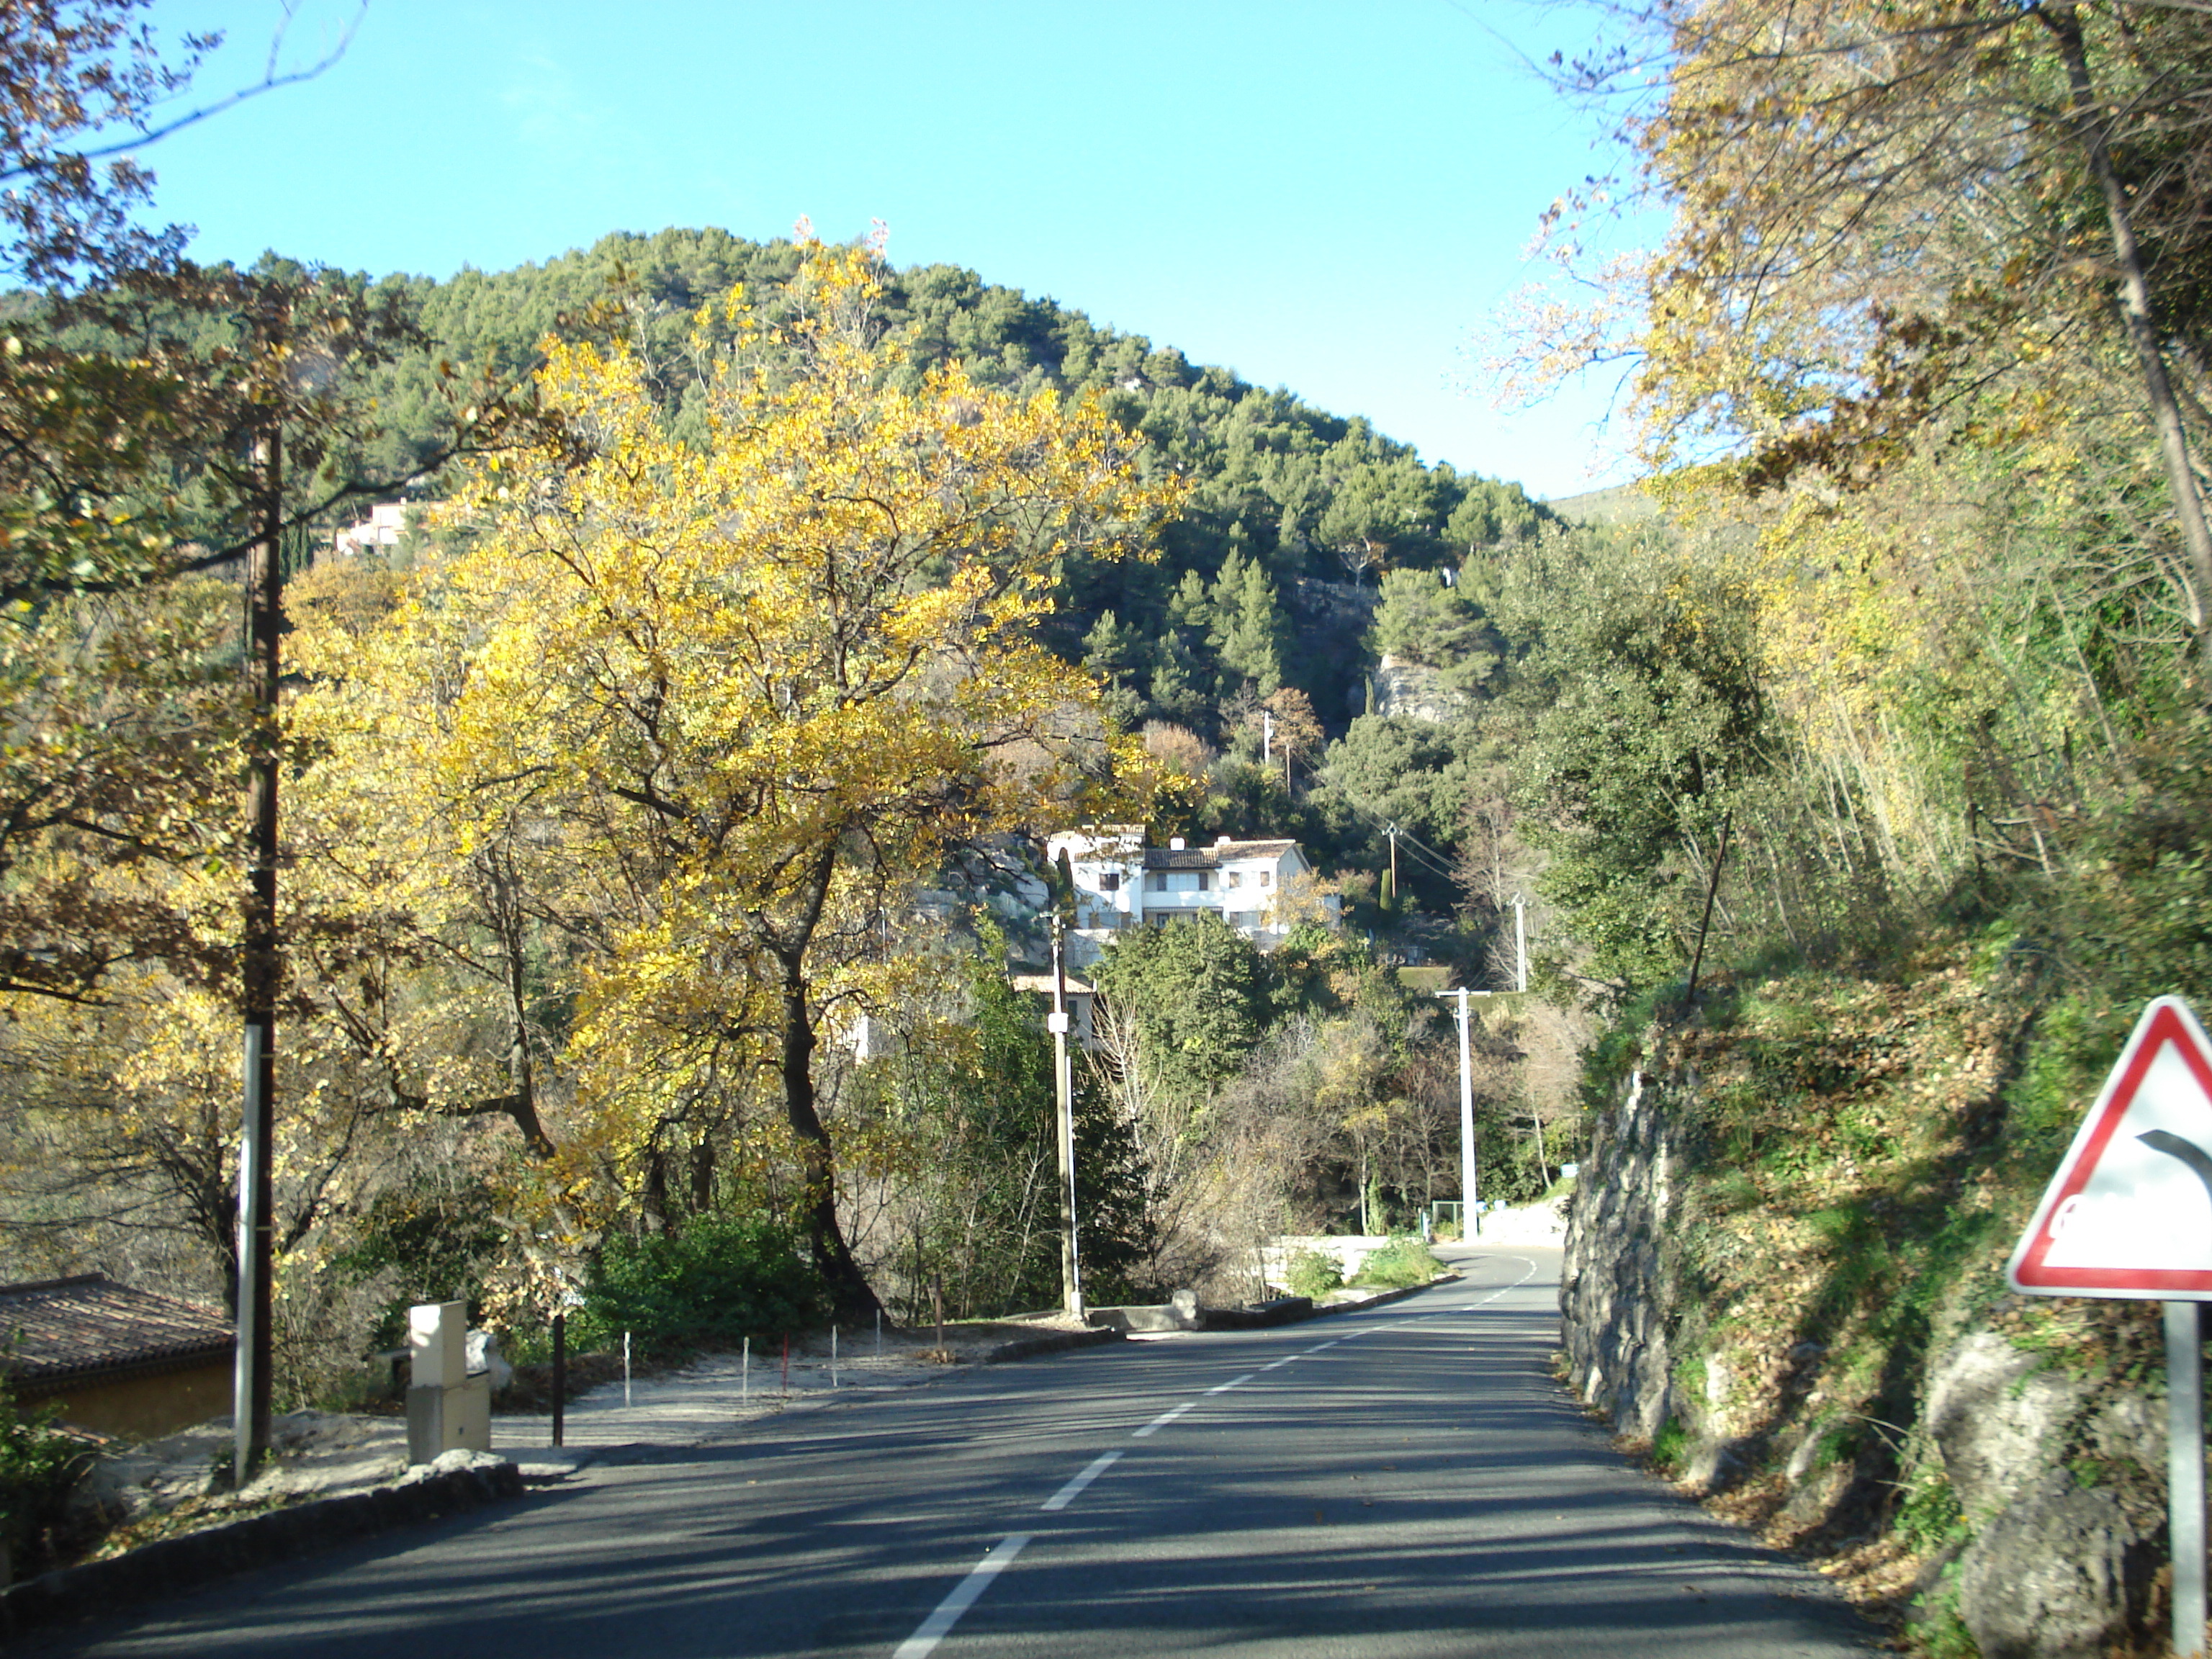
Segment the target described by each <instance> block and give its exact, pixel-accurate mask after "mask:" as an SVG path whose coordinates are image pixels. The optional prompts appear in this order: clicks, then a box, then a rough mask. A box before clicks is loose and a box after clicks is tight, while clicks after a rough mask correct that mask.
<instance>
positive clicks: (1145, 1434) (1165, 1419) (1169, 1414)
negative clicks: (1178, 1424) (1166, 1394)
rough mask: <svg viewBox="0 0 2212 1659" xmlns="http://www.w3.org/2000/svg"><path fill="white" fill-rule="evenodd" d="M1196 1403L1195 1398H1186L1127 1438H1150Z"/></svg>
mask: <svg viewBox="0 0 2212 1659" xmlns="http://www.w3.org/2000/svg"><path fill="white" fill-rule="evenodd" d="M1196 1404H1198V1401H1195V1400H1186V1401H1183V1402H1182V1405H1180V1406H1176V1407H1173V1408H1172V1409H1170V1410H1168V1411H1164V1412H1162V1413H1160V1414H1159V1415H1158V1417H1156V1418H1154V1419H1152V1421H1151V1422H1149V1423H1147V1424H1146V1425H1145V1426H1144V1427H1143V1428H1141V1429H1139V1430H1138V1431H1136V1432H1135V1433H1134V1434H1133V1435H1131V1436H1130V1437H1129V1438H1130V1439H1132V1440H1146V1439H1149V1438H1151V1437H1152V1436H1153V1435H1156V1434H1158V1432H1159V1431H1161V1430H1162V1429H1164V1428H1165V1427H1167V1425H1169V1424H1170V1423H1172V1422H1174V1421H1175V1420H1176V1419H1177V1418H1178V1417H1181V1416H1182V1414H1183V1413H1185V1412H1187V1411H1188V1410H1189V1409H1190V1408H1191V1407H1193V1406H1195V1405H1196Z"/></svg>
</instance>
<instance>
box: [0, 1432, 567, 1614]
mask: <svg viewBox="0 0 2212 1659" xmlns="http://www.w3.org/2000/svg"><path fill="white" fill-rule="evenodd" d="M522 1490H523V1486H522V1474H521V1471H520V1470H519V1469H517V1468H515V1466H514V1465H513V1463H510V1462H507V1460H506V1459H504V1458H501V1457H496V1456H494V1455H490V1454H489V1453H485V1452H466V1451H457V1452H448V1453H447V1454H446V1455H444V1456H442V1457H441V1458H439V1459H438V1461H437V1462H435V1463H432V1464H425V1465H422V1466H421V1467H418V1468H412V1469H410V1470H409V1471H408V1472H407V1473H406V1474H404V1475H403V1476H401V1477H400V1479H399V1480H397V1481H395V1482H394V1483H392V1485H391V1486H379V1487H377V1488H375V1489H374V1491H371V1492H352V1493H349V1494H347V1495H345V1496H343V1497H339V1498H318V1499H316V1500H315V1501H313V1502H312V1503H307V1504H291V1505H289V1506H288V1507H286V1508H283V1509H279V1510H268V1511H266V1512H264V1513H263V1514H260V1515H256V1516H249V1517H247V1518H246V1519H245V1520H242V1521H232V1522H226V1523H224V1524H223V1525H222V1526H216V1527H210V1528H206V1529H205V1530H204V1531H201V1532H192V1533H185V1534H183V1535H182V1536H180V1537H176V1538H165V1539H161V1540H160V1541H157V1542H155V1543H151V1544H145V1545H142V1546H140V1547H138V1548H137V1549H135V1550H132V1551H131V1552H130V1553H128V1554H125V1555H118V1556H117V1557H116V1558H115V1559H112V1560H110V1561H92V1562H88V1563H86V1564H85V1565H83V1566H81V1567H68V1568H64V1570H62V1571H59V1572H50V1573H47V1574H46V1575H45V1576H44V1577H39V1578H33V1579H29V1580H27V1581H26V1582H25V1583H21V1584H16V1585H14V1586H12V1587H11V1588H9V1589H8V1590H7V1591H6V1592H5V1593H4V1594H0V1639H7V1638H14V1637H16V1636H19V1635H21V1633H23V1632H26V1631H28V1630H30V1629H33V1627H35V1626H40V1625H52V1624H59V1623H64V1622H67V1621H69V1620H78V1619H89V1618H92V1617H94V1616H95V1615H97V1614H100V1613H115V1612H118V1611H121V1610H123V1609H125V1608H128V1607H136V1606H137V1605H140V1604H141V1603H143V1602H147V1601H155V1600H158V1599H160V1598H161V1597H163V1596H167V1595H183V1594H185V1592H187V1591H190V1590H194V1589H200V1588H201V1587H202V1586H204V1585H205V1584H206V1583H208V1581H209V1580H210V1579H213V1578H220V1577H226V1576H228V1575H229V1574H231V1573H236V1572H245V1571H250V1570H252V1569H253V1568H256V1567H265V1566H270V1565H274V1564H275V1563H276V1562H279V1561H287V1560H290V1559H293V1558H294V1557H295V1556H301V1555H309V1554H313V1553H315V1552H317V1551H319V1550H325V1549H328V1548H330V1547H331V1546H332V1545H334V1544H340V1543H343V1542H344V1541H347V1540H348V1539H352V1538H361V1537H366V1536H367V1535H368V1534H372V1533H379V1532H384V1531H386V1530H388V1529H390V1528H394V1527H402V1526H408V1525H410V1524H412V1523H414V1522H420V1521H428V1520H431V1519H434V1518H435V1517H436V1516H441V1515H447V1514H450V1513H452V1512H453V1511H455V1510H472V1509H476V1508H478V1507H480V1506H482V1505H483V1504H492V1503H497V1502H500V1501H501V1500H502V1499H505V1498H519V1497H520V1496H521V1495H522Z"/></svg>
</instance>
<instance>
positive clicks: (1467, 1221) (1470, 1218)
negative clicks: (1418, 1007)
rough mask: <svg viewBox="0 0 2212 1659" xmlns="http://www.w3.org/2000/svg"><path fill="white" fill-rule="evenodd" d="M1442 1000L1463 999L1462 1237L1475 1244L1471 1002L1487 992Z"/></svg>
mask: <svg viewBox="0 0 2212 1659" xmlns="http://www.w3.org/2000/svg"><path fill="white" fill-rule="evenodd" d="M1489 994H1490V993H1489V992H1487V991H1469V990H1468V989H1467V988H1466V987H1464V986H1462V987H1460V988H1459V989H1458V990H1456V991H1439V992H1437V995H1438V996H1440V997H1457V998H1458V999H1459V1192H1460V1206H1459V1207H1460V1237H1461V1238H1462V1240H1464V1241H1466V1242H1468V1243H1472V1242H1473V1241H1474V1239H1475V1238H1477V1237H1480V1234H1481V1232H1482V1210H1481V1199H1480V1196H1479V1195H1478V1194H1476V1191H1475V1181H1474V1176H1475V1171H1474V1068H1473V1066H1472V1064H1471V1063H1470V1061H1469V1060H1468V1049H1467V1000H1468V997H1470V996H1478V997H1485V996H1488V995H1489Z"/></svg>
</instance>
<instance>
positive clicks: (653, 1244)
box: [570, 1216, 827, 1347]
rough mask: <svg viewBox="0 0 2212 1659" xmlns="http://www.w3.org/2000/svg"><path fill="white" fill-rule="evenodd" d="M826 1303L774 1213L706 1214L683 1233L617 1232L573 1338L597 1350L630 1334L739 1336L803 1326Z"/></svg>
mask: <svg viewBox="0 0 2212 1659" xmlns="http://www.w3.org/2000/svg"><path fill="white" fill-rule="evenodd" d="M826 1307H827V1298H826V1297H824V1296H823V1289H822V1280H821V1277H820V1275H819V1274H818V1273H816V1272H815V1270H814V1267H813V1264H812V1263H811V1262H809V1261H806V1260H805V1257H803V1256H802V1255H800V1254H799V1246H798V1242H797V1240H796V1239H795V1238H794V1237H793V1234H792V1233H791V1231H790V1230H789V1229H787V1228H786V1227H783V1226H781V1225H778V1224H777V1223H776V1222H775V1221H773V1220H771V1219H769V1218H767V1217H765V1216H702V1217H697V1218H694V1219H692V1220H691V1221H690V1222H689V1223H688V1224H687V1225H685V1226H684V1231H681V1232H678V1233H662V1234H658V1235H655V1236H653V1237H645V1238H636V1239H629V1238H615V1239H610V1240H609V1241H608V1242H607V1243H606V1245H605V1248H604V1249H602V1250H601V1251H600V1253H599V1261H597V1262H595V1263H594V1264H593V1265H592V1270H591V1272H590V1273H588V1274H587V1275H586V1278H585V1281H584V1305H583V1307H582V1308H580V1310H578V1311H577V1313H576V1315H575V1316H574V1318H573V1319H572V1320H571V1321H570V1340H572V1341H573V1342H574V1343H576V1344H577V1345H578V1346H580V1347H593V1346H601V1345H604V1344H606V1343H609V1342H614V1341H619V1340H621V1338H622V1334H623V1332H625V1331H628V1332H630V1333H631V1334H633V1335H635V1336H636V1337H637V1338H639V1339H640V1340H643V1341H646V1342H648V1343H654V1344H663V1345H680V1344H698V1343H718V1342H735V1341H736V1340H738V1339H739V1338H741V1337H745V1336H761V1335H768V1334H774V1333H776V1332H781V1331H790V1330H795V1329H797V1328H799V1327H801V1326H804V1325H807V1324H810V1323H811V1322H814V1321H815V1320H817V1319H818V1318H820V1317H821V1316H822V1315H823V1311H824V1310H825V1309H826Z"/></svg>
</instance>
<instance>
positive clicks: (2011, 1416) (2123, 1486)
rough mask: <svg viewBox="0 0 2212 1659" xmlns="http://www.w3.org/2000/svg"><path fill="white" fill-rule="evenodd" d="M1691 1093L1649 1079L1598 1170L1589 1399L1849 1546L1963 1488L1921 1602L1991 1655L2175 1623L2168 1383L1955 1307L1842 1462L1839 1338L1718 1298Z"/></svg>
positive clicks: (1586, 1289)
mask: <svg viewBox="0 0 2212 1659" xmlns="http://www.w3.org/2000/svg"><path fill="white" fill-rule="evenodd" d="M1682 1088H1683V1085H1662V1084H1660V1083H1657V1082H1655V1080H1653V1079H1650V1078H1649V1077H1647V1076H1645V1075H1644V1074H1641V1073H1638V1075H1637V1076H1636V1077H1635V1078H1634V1079H1633V1080H1632V1085H1631V1086H1630V1087H1629V1089H1628V1090H1627V1091H1626V1094H1625V1097H1623V1099H1622V1101H1621V1103H1620V1106H1619V1108H1618V1109H1616V1110H1614V1111H1613V1113H1612V1114H1610V1115H1607V1117H1606V1118H1604V1119H1603V1120H1601V1122H1600V1123H1599V1124H1598V1125H1597V1126H1596V1127H1595V1132H1594V1133H1593V1136H1592V1144H1591V1148H1590V1151H1589V1154H1588V1156H1587V1157H1586V1158H1584V1159H1583V1165H1582V1172H1581V1177H1580V1182H1579V1184H1578V1187H1577V1192H1576V1195H1575V1200H1574V1205H1573V1208H1572V1211H1571V1214H1570V1217H1569V1221H1568V1230H1567V1239H1566V1247H1565V1263H1564V1267H1563V1269H1562V1274H1561V1279H1560V1287H1559V1308H1560V1315H1561V1324H1562V1335H1563V1340H1564V1345H1565V1350H1566V1353H1567V1358H1568V1362H1569V1376H1570V1381H1571V1384H1572V1386H1573V1387H1574V1389H1576V1390H1577V1392H1578V1393H1579V1394H1580V1395H1581V1396H1582V1398H1583V1401H1584V1402H1585V1403H1586V1404H1588V1405H1589V1406H1590V1407H1593V1408H1594V1409H1596V1410H1598V1411H1600V1412H1601V1413H1604V1414H1606V1415H1607V1416H1608V1417H1609V1418H1610V1419H1612V1422H1613V1426H1614V1429H1615V1431H1616V1432H1618V1433H1620V1434H1623V1435H1626V1436H1628V1437H1632V1439H1635V1440H1639V1441H1647V1442H1648V1441H1650V1440H1653V1439H1656V1438H1658V1437H1661V1436H1662V1433H1665V1434H1667V1435H1668V1437H1669V1438H1670V1439H1671V1438H1674V1437H1680V1439H1681V1441H1682V1442H1683V1443H1682V1444H1681V1448H1680V1455H1681V1460H1682V1461H1681V1467H1682V1468H1683V1472H1684V1475H1685V1480H1686V1484H1689V1485H1692V1486H1696V1487H1698V1488H1700V1489H1703V1490H1706V1491H1714V1490H1720V1489H1723V1488H1727V1487H1730V1486H1736V1485H1738V1484H1740V1483H1742V1482H1744V1481H1747V1480H1754V1479H1755V1480H1761V1481H1764V1482H1765V1483H1766V1485H1767V1486H1769V1487H1770V1488H1779V1489H1780V1490H1777V1491H1775V1492H1772V1494H1771V1496H1772V1497H1773V1498H1774V1500H1775V1502H1774V1504H1772V1505H1771V1507H1770V1509H1769V1511H1768V1512H1769V1514H1770V1516H1771V1519H1772V1520H1774V1521H1775V1522H1778V1523H1779V1524H1780V1525H1781V1528H1782V1529H1783V1530H1784V1531H1786V1532H1789V1533H1791V1534H1795V1535H1796V1536H1799V1537H1816V1538H1820V1540H1821V1541H1824V1542H1825V1543H1826V1544H1827V1546H1828V1547H1832V1548H1834V1547H1844V1546H1845V1545H1848V1544H1849V1543H1850V1542H1853V1541H1858V1540H1864V1539H1867V1538H1869V1537H1871V1536H1872V1535H1874V1534H1877V1533H1880V1532H1881V1531H1882V1530H1883V1529H1884V1528H1887V1527H1889V1526H1891V1525H1893V1523H1894V1521H1895V1517H1896V1513H1897V1510H1898V1508H1899V1503H1898V1495H1899V1493H1900V1492H1915V1491H1934V1490H1937V1489H1940V1488H1941V1487H1942V1486H1946V1485H1948V1492H1949V1493H1950V1494H1954V1495H1955V1500H1956V1501H1955V1507H1954V1508H1952V1509H1950V1510H1948V1513H1949V1514H1951V1515H1952V1516H1954V1519H1952V1520H1951V1522H1949V1523H1948V1526H1947V1527H1946V1528H1942V1536H1941V1538H1940V1539H1939V1540H1938V1541H1935V1542H1934V1543H1932V1544H1927V1543H1923V1548H1926V1549H1927V1550H1928V1551H1929V1559H1928V1561H1927V1565H1926V1566H1925V1568H1924V1570H1923V1572H1922V1573H1921V1576H1920V1580H1919V1583H1920V1588H1921V1592H1922V1593H1921V1594H1920V1595H1919V1597H1918V1598H1917V1607H1916V1608H1915V1609H1914V1613H1913V1616H1918V1617H1932V1618H1936V1619H1948V1618H1951V1617H1955V1619H1956V1620H1957V1623H1958V1625H1959V1626H1963V1627H1964V1629H1965V1631H1966V1632H1967V1633H1968V1634H1970V1635H1971V1636H1972V1638H1973V1641H1974V1643H1975V1644H1976V1646H1977V1648H1978V1650H1979V1651H1980V1653H1981V1654H1982V1655H1984V1659H2076V1656H2078V1659H2097V1656H2101V1655H2104V1654H2106V1653H2108V1652H2111V1651H2113V1650H2116V1649H2120V1648H2128V1647H2129V1646H2130V1644H2134V1643H2137V1642H2140V1641H2142V1640H2143V1639H2144V1638H2146V1637H2147V1636H2148V1635H2151V1634H2152V1633H2154V1632H2155V1631H2156V1630H2157V1629H2158V1628H2159V1626H2160V1625H2161V1624H2162V1622H2163V1621H2164V1620H2166V1618H2167V1616H2168V1615H2167V1613H2166V1609H2165V1607H2164V1606H2163V1604H2162V1594H2161V1592H2160V1577H2161V1575H2162V1573H2163V1571H2164V1568H2165V1565H2166V1526H2165V1467H2166V1430H2165V1422H2166V1405H2165V1401H2164V1398H2163V1394H2162V1383H2161V1382H2160V1380H2159V1379H2157V1378H2156V1377H2153V1378H2151V1379H2149V1380H2148V1381H2146V1382H2145V1383H2142V1384H2139V1385H2132V1386H2126V1387H2115V1386H2112V1384H2110V1383H2104V1384H2100V1383H2097V1382H2096V1381H2095V1380H2093V1378H2091V1377H2089V1376H2087V1375H2085V1374H2083V1373H2081V1372H2079V1371H2077V1370H2069V1369H2068V1368H2067V1367H2065V1366H2064V1365H2063V1364H2054V1363H2053V1360H2052V1357H2051V1355H2049V1354H2048V1353H2039V1352H2029V1351H2027V1350H2026V1349H2023V1348H2021V1347H2019V1346H2015V1344H2014V1343H2013V1342H2011V1341H2010V1340H2008V1339H2007V1337H2006V1336H2005V1335H2004V1334H2002V1332H2001V1331H1999V1330H1996V1329H1992V1328H1990V1327H1989V1325H1988V1324H1987V1323H1986V1322H1985V1320H1986V1317H1987V1310H1969V1309H1959V1310H1952V1312H1951V1314H1950V1315H1949V1316H1948V1317H1947V1318H1946V1319H1945V1320H1944V1321H1942V1322H1940V1323H1939V1326H1938V1333H1939V1334H1938V1337H1937V1340H1935V1341H1934V1342H1932V1343H1931V1344H1930V1345H1929V1352H1928V1353H1927V1354H1926V1356H1925V1358H1924V1359H1923V1360H1921V1361H1920V1363H1919V1364H1918V1367H1917V1373H1916V1374H1914V1375H1911V1376H1907V1377H1906V1378H1905V1379H1904V1383H1903V1386H1902V1387H1901V1388H1899V1389H1896V1390H1893V1395H1892V1396H1891V1398H1890V1401H1889V1402H1888V1403H1887V1406H1886V1409H1885V1411H1884V1413H1883V1415H1884V1416H1886V1417H1891V1418H1892V1419H1893V1420H1889V1421H1886V1422H1884V1423H1882V1424H1881V1425H1876V1426H1878V1428H1879V1430H1880V1437H1879V1438H1878V1439H1873V1440H1870V1441H1868V1442H1866V1443H1867V1444H1868V1445H1869V1446H1870V1447H1871V1455H1858V1456H1856V1457H1838V1456H1836V1455H1832V1448H1833V1447H1835V1446H1836V1445H1837V1444H1838V1443H1841V1440H1842V1437H1844V1436H1845V1435H1848V1434H1850V1432H1851V1431H1853V1430H1854V1429H1856V1428H1857V1426H1859V1423H1860V1421H1861V1420H1863V1417H1864V1413H1849V1412H1844V1411H1843V1410H1841V1409H1839V1408H1838V1406H1837V1405H1836V1403H1835V1399H1836V1395H1842V1394H1844V1393H1845V1392H1846V1390H1845V1389H1844V1387H1843V1384H1842V1382H1841V1380H1840V1379H1834V1378H1831V1377H1829V1376H1826V1374H1825V1373H1824V1370H1823V1362H1824V1360H1825V1358H1826V1353H1825V1351H1824V1350H1823V1349H1822V1347H1821V1346H1820V1344H1819V1343H1817V1342H1812V1341H1805V1342H1800V1343H1798V1344H1797V1345H1796V1346H1793V1347H1790V1348H1789V1349H1788V1350H1787V1351H1786V1352H1779V1353H1777V1352H1765V1351H1764V1350H1763V1349H1762V1348H1761V1347H1760V1346H1759V1342H1758V1340H1757V1336H1756V1334H1754V1333H1750V1332H1747V1331H1744V1330H1741V1329H1735V1328H1730V1326H1729V1323H1728V1322H1727V1321H1726V1319H1725V1318H1724V1317H1717V1316H1720V1315H1724V1313H1725V1310H1711V1309H1708V1308H1705V1307H1704V1306H1702V1305H1700V1304H1699V1297H1698V1291H1697V1284H1698V1273H1697V1271H1696V1264H1695V1262H1694V1261H1693V1260H1692V1256H1693V1253H1694V1248H1695V1245H1694V1241H1695V1238H1696V1233H1697V1226H1698V1222H1699V1217H1698V1216H1697V1214H1696V1213H1695V1207H1696V1201H1695V1199H1694V1197H1693V1193H1692V1182H1690V1181H1688V1180H1687V1179H1686V1176H1687V1174H1688V1172H1689V1171H1690V1170H1691V1169H1692V1165H1693V1162H1694V1159H1695V1158H1696V1156H1697V1152H1698V1147H1697V1146H1696V1142H1695V1139H1694V1135H1693V1133H1692V1132H1691V1131H1690V1130H1689V1129H1688V1128H1686V1127H1684V1125H1685V1123H1686V1121H1687V1116H1688V1115H1687V1114H1685V1113H1682V1112H1681V1111H1680V1106H1681V1104H1682V1094H1681V1091H1682ZM1670 1105H1671V1106H1672V1107H1673V1108H1674V1110H1672V1111H1670V1110H1669V1107H1670ZM1893 1358H1894V1357H1893ZM1832 1388H1833V1389H1835V1394H1834V1395H1832V1394H1831V1392H1830V1390H1831V1389H1832ZM1847 1419H1850V1420H1847ZM1670 1424H1672V1425H1675V1427H1674V1429H1673V1430H1671V1431H1670V1430H1669V1429H1668V1425H1670ZM1908 1501H1909V1500H1908ZM1946 1501H1947V1502H1948V1499H1947V1500H1946ZM2130 1650H2132V1648H2130Z"/></svg>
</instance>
